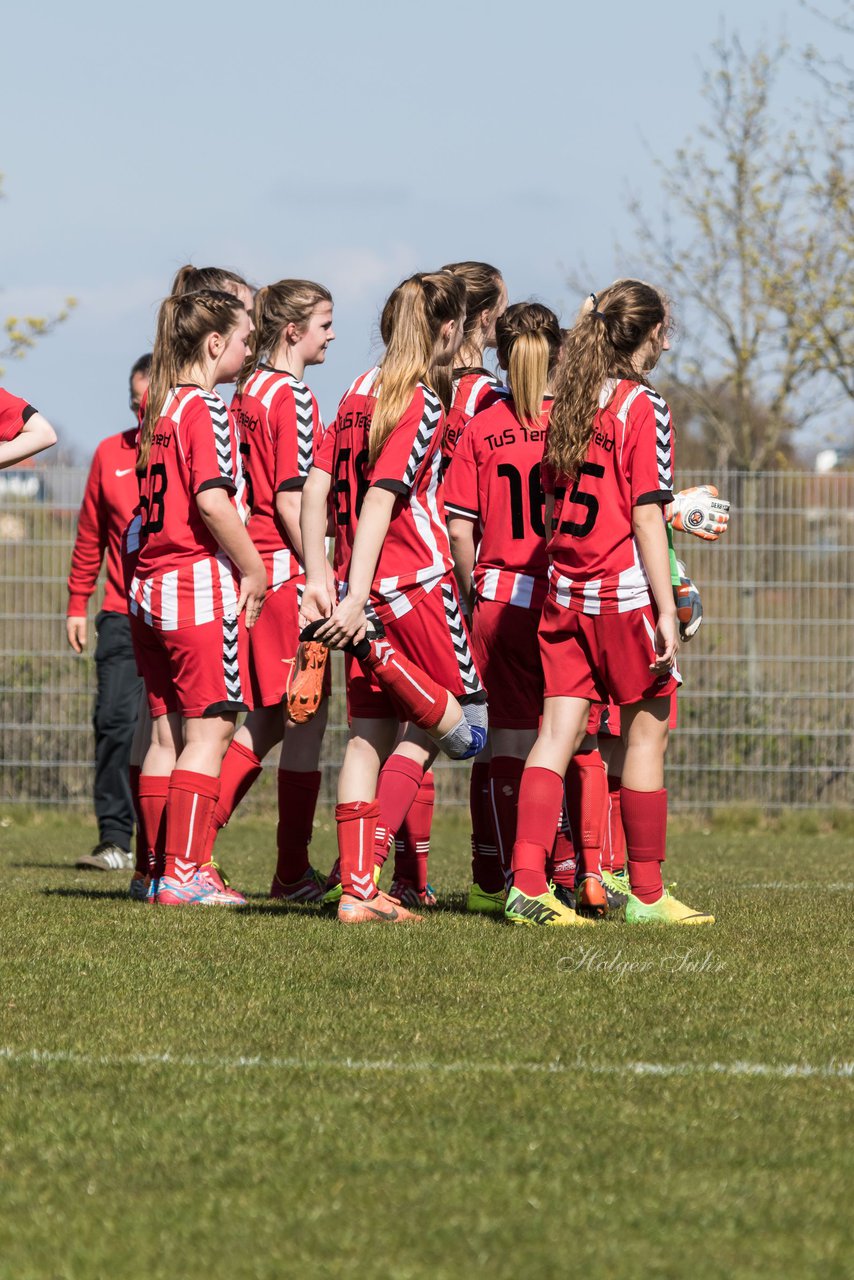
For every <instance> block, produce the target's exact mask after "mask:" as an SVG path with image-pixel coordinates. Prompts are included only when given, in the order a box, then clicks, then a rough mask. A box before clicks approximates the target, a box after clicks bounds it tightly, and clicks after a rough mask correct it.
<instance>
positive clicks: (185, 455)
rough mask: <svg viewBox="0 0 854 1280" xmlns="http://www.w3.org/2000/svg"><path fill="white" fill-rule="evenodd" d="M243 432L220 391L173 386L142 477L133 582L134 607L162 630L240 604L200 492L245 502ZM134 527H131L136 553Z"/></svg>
mask: <svg viewBox="0 0 854 1280" xmlns="http://www.w3.org/2000/svg"><path fill="white" fill-rule="evenodd" d="M237 447H238V442H237V433H236V431H235V429H234V421H233V419H232V417H231V414H230V413H229V411H228V408H227V406H226V405H225V404H224V403H223V401H222V400H221V399H220V397H219V396H218V395H217V394H216V392H213V391H203V390H202V388H201V387H195V386H183V387H177V388H174V389H173V390H172V391H170V393H169V395H168V397H167V399H166V403H165V405H164V406H163V410H162V412H161V415H160V420H159V422H158V423H157V426H156V428H155V431H154V437H153V440H152V444H151V453H150V455H149V459H148V466H147V468H146V470H145V474H144V475H143V477H142V479H141V481H140V497H139V503H140V509H141V515H142V520H141V528H140V533H139V555H138V558H137V561H136V569H135V571H134V575H133V580H132V582H131V587H130V600H131V610H132V611H133V612H134V613H138V612H139V611H140V610H141V611H142V615H143V618H144V620H145V622H147V623H149V624H150V625H151V626H154V627H159V628H160V629H161V630H162V631H175V630H178V629H180V628H181V627H191V626H198V625H201V624H202V623H204V622H210V621H212V620H213V619H214V618H218V617H221V616H222V615H223V614H226V615H228V614H234V612H235V610H236V606H237V595H238V583H237V578H238V575H237V570H236V569H235V567H234V565H233V564H232V562H231V560H230V559H229V558H228V556H227V555H226V554H225V552H224V551H222V550H221V549H220V547H219V545H218V543H217V541H216V539H215V538H214V536H213V534H212V533H211V532H210V530H209V529H208V527H207V525H206V524H205V522H204V520H203V519H202V517H201V515H200V513H199V509H198V507H197V506H196V501H195V498H196V495H197V494H198V493H201V492H203V491H204V490H205V489H213V488H221V489H225V490H226V492H227V493H228V494H229V495H230V496H231V498H232V501H233V502H234V505H235V507H236V508H237V510H238V512H239V513H240V515H241V516H242V517H243V518H244V519H245V517H246V512H245V509H243V508H242V506H241V504H240V501H239V494H240V491H241V490H242V488H243V475H242V470H241V467H240V458H239V454H238V451H237ZM133 541H134V537H133V525H131V527H130V528H129V529H128V540H127V542H128V548H127V549H128V553H129V554H132V553H133V551H134V547H133V545H132V542H133Z"/></svg>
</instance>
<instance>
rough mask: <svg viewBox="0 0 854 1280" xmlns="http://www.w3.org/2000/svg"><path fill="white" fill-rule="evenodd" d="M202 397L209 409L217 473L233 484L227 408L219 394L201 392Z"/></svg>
mask: <svg viewBox="0 0 854 1280" xmlns="http://www.w3.org/2000/svg"><path fill="white" fill-rule="evenodd" d="M202 399H203V400H204V402H205V404H206V405H207V406H208V409H209V410H210V415H211V426H212V427H213V433H214V445H215V447H216V460H217V465H218V466H219V474H220V475H221V476H222V478H223V479H224V480H229V481H230V482H231V483H232V484H235V483H236V476H235V469H234V453H233V451H232V448H231V424H230V422H229V420H228V409H227V408H226V406H225V404H224V403H223V401H222V400H220V398H219V396H211V395H204V394H203V395H202Z"/></svg>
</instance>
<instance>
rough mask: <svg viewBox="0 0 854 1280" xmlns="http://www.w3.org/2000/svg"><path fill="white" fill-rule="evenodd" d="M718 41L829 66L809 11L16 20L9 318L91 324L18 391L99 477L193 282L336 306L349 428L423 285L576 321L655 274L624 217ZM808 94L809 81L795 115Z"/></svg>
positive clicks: (330, 404) (673, 8) (483, 9)
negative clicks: (370, 376) (447, 276)
mask: <svg viewBox="0 0 854 1280" xmlns="http://www.w3.org/2000/svg"><path fill="white" fill-rule="evenodd" d="M724 28H726V29H728V30H734V31H738V32H739V34H740V35H741V36H742V37H743V39H744V41H745V42H746V43H747V44H751V43H752V42H754V41H755V40H756V39H757V38H758V37H759V36H760V35H763V34H764V35H767V36H769V37H771V38H776V37H777V36H778V35H780V33H781V32H785V34H786V35H787V36H788V38H789V40H790V42H791V43H792V45H793V46H795V47H800V46H803V45H805V44H807V43H809V42H813V43H816V44H819V45H820V46H821V45H824V46H825V47H827V45H828V44H829V43H830V40H829V36H828V33H827V31H826V29H824V28H823V27H822V26H821V25H820V24H819V23H818V22H817V20H816V19H815V18H814V17H812V16H811V15H810V14H809V13H808V11H807V10H806V9H805V8H804V7H803V5H801V4H799V3H798V0H783V2H781V3H772V2H771V0H754V2H753V3H751V4H750V5H745V4H744V2H743V0H740V2H736V0H720V3H719V4H718V6H717V7H707V6H705V5H699V4H686V3H685V2H684V0H681V3H677V2H675V0H660V2H657V0H651V2H650V3H648V4H647V5H646V6H645V7H641V6H639V5H638V4H630V3H628V2H627V0H613V2H612V3H609V4H607V5H605V4H603V5H598V6H592V5H589V4H578V3H572V2H566V0H565V2H564V3H545V2H544V0H525V3H519V0H516V3H511V2H510V0H494V3H492V4H491V5H489V6H486V5H483V4H480V3H468V2H467V0H458V2H457V3H452V2H449V0H433V2H432V3H431V4H430V5H426V4H423V3H422V4H413V3H410V2H409V0H398V3H397V4H394V5H392V4H388V3H386V4H380V3H377V0H362V2H361V3H359V4H352V3H343V2H341V0H329V2H328V3H326V4H323V5H318V4H308V3H303V4H301V5H297V4H288V3H285V4H278V5H275V4H271V3H268V0H256V3H255V4H254V5H252V6H239V5H236V4H233V3H231V4H221V3H218V2H216V0H209V2H208V3H204V4H202V3H197V2H196V0H192V2H190V3H171V4H168V3H164V2H163V0H151V2H149V3H147V4H145V5H144V6H132V7H131V6H122V5H116V4H115V3H110V4H105V3H89V4H87V3H85V2H83V3H80V4H78V5H74V6H62V7H60V6H58V5H56V6H54V5H51V6H49V7H46V6H35V5H31V6H16V7H15V8H14V9H12V10H11V12H8V13H7V14H5V15H4V20H3V34H4V45H5V50H6V57H5V58H4V63H5V66H4V90H5V93H4V97H5V102H6V121H5V128H4V129H3V138H2V144H0V170H2V171H3V173H4V175H5V195H6V199H5V200H4V201H3V202H2V204H0V237H2V238H0V244H2V259H1V260H0V284H1V285H2V286H3V291H2V293H0V317H3V316H6V315H9V314H11V313H15V314H26V313H35V314H38V313H50V312H51V311H53V310H55V309H57V308H58V307H59V306H60V305H61V303H62V300H63V298H64V297H65V296H66V295H74V296H76V298H77V299H78V302H79V305H78V308H77V309H76V311H75V312H74V313H73V315H72V316H71V318H70V319H69V320H68V321H67V322H66V323H65V324H64V325H63V326H62V327H61V328H59V329H58V330H57V331H56V332H55V333H54V334H53V335H52V336H50V337H49V338H47V339H46V340H45V341H44V342H43V343H41V344H40V345H39V347H38V348H37V350H36V351H34V352H33V353H32V354H31V355H29V356H28V357H27V358H26V360H25V361H23V362H21V363H18V362H11V363H9V364H8V365H7V369H6V373H5V375H4V377H3V382H4V384H5V385H6V386H7V387H9V388H10V389H11V390H14V391H16V392H18V393H19V394H21V395H24V396H26V397H27V398H28V399H30V400H31V401H32V402H33V403H34V404H36V405H37V406H38V407H39V408H40V409H41V410H42V411H43V412H44V413H45V414H47V416H48V417H49V418H50V419H51V420H52V421H53V422H54V423H55V424H56V425H57V426H58V428H59V429H60V431H61V436H62V439H63V442H64V443H67V444H69V445H71V446H73V447H75V448H76V449H77V451H78V453H79V456H80V457H81V458H82V457H85V456H88V454H89V453H91V450H92V448H93V446H94V444H95V442H96V441H97V440H98V439H100V438H101V437H102V436H104V435H107V434H110V433H111V432H113V431H117V430H122V429H123V428H124V427H125V426H126V425H128V411H127V372H128V369H129V367H130V365H131V363H132V362H133V360H134V359H135V358H136V357H137V356H138V355H139V354H141V353H142V352H143V351H145V350H147V349H148V348H149V346H150V342H151V336H152V333H153V328H154V318H155V315H156V310H157V304H158V302H159V300H160V299H161V298H162V297H163V296H164V294H165V293H166V292H167V290H168V286H169V282H170V280H171V277H172V274H173V272H174V271H175V269H176V268H177V267H178V266H180V265H181V263H183V262H185V261H193V262H195V263H196V264H198V265H210V264H222V265H228V266H231V267H233V268H236V269H237V270H239V271H241V272H242V273H243V274H244V275H245V276H247V278H248V279H250V280H251V281H252V282H253V283H255V284H263V283H266V282H268V281H270V280H275V279H279V278H281V277H283V276H307V277H309V278H313V279H317V280H320V281H322V282H323V283H324V284H326V285H327V286H328V287H329V288H330V289H331V290H332V292H333V294H334V296H335V299H336V312H335V322H336V330H337V333H338V340H337V342H336V343H335V344H334V345H333V347H332V348H331V349H330V352H329V355H328V357H327V364H326V366H325V368H323V369H322V370H318V371H312V373H311V375H310V377H309V380H310V381H311V383H312V385H313V386H314V388H315V390H316V392H317V394H318V396H319V398H320V401H321V407H322V409H323V411H324V414H325V415H326V416H327V417H328V416H329V415H330V414H331V412H332V411H334V407H335V404H336V402H337V398H338V396H339V394H340V393H341V392H342V391H343V390H344V389H345V388H346V387H347V385H348V384H349V382H350V381H351V380H352V379H353V377H355V376H356V374H357V373H359V372H360V371H361V369H362V368H363V367H366V365H367V362H368V361H369V360H370V358H371V356H372V355H373V354H374V353H375V352H376V350H377V338H376V323H377V316H378V313H379V310H380V308H381V306H382V303H383V300H384V298H385V296H386V295H387V293H388V291H389V290H390V289H391V288H392V287H393V286H394V284H395V283H397V281H398V280H399V279H400V278H401V277H402V276H404V275H406V274H408V273H409V272H411V271H414V270H419V269H430V268H433V267H436V266H439V265H441V263H443V262H446V261H448V260H453V259H462V258H480V259H485V260H487V261H491V262H494V263H495V264H496V265H497V266H499V267H500V268H501V269H502V271H503V272H504V275H505V278H506V280H507V283H508V288H509V292H510V297H511V300H514V299H518V298H522V297H530V296H535V297H539V298H541V299H542V300H543V301H545V302H547V303H549V305H551V306H553V307H555V308H556V309H557V310H558V311H561V312H563V315H564V317H565V319H569V318H570V317H571V315H572V314H573V313H574V311H575V308H576V306H577V302H578V299H577V298H576V296H575V294H574V293H573V292H572V291H571V290H570V289H569V288H568V286H567V285H566V279H565V278H566V275H567V273H568V272H570V271H574V272H576V273H577V272H578V270H579V267H580V265H581V264H582V263H585V264H586V265H587V266H588V267H589V272H590V284H591V287H597V286H599V285H601V284H603V283H607V282H608V281H609V280H611V279H613V278H614V276H615V275H617V274H618V273H619V272H620V271H621V270H623V269H625V268H627V267H629V268H633V269H634V270H636V271H639V272H642V270H643V263H642V261H641V260H634V259H633V258H632V257H631V242H632V229H631V219H630V216H629V213H628V205H629V202H630V200H631V198H632V197H637V198H639V199H640V200H641V201H642V202H643V204H644V207H645V208H646V209H647V210H648V211H649V212H650V213H651V214H652V216H655V213H656V212H657V211H659V210H660V209H661V199H660V194H659V188H658V179H657V175H656V171H655V167H654V165H653V163H652V160H651V153H654V154H656V155H658V156H660V157H662V158H663V159H667V158H668V157H669V156H670V155H672V154H673V151H674V149H675V148H676V147H677V146H678V145H679V143H680V142H681V141H683V140H684V138H685V135H686V134H687V133H688V132H690V131H691V130H693V129H695V128H696V127H697V125H698V123H699V122H700V120H701V118H702V102H701V98H700V76H701V71H700V68H701V63H702V61H703V59H708V57H709V46H710V44H711V43H712V42H713V41H714V39H715V38H716V36H717V35H719V34H720V32H721V31H722V29H724ZM803 88H804V86H803V84H802V82H800V81H799V80H798V77H797V75H796V73H795V72H794V71H792V72H789V73H787V75H786V76H785V77H784V78H783V81H782V83H781V86H780V91H781V93H782V94H783V95H784V99H785V95H789V96H792V95H796V94H798V93H800V92H801V91H802V90H803ZM617 242H619V243H620V244H622V245H623V246H625V247H626V249H627V250H628V253H627V256H626V257H625V258H624V260H622V261H620V260H619V259H618V256H617V255H616V252H615V244H616V243H617ZM677 303H678V300H677Z"/></svg>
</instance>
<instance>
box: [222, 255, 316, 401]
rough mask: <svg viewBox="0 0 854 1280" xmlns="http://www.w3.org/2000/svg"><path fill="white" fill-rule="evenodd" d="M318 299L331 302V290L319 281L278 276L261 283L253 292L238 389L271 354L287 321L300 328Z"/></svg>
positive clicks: (305, 322) (306, 322)
mask: <svg viewBox="0 0 854 1280" xmlns="http://www.w3.org/2000/svg"><path fill="white" fill-rule="evenodd" d="M321 302H329V303H331V302H332V294H331V293H330V292H329V290H328V289H327V288H326V287H325V285H322V284H315V282H314V281H313V280H279V281H277V282H276V284H265V285H263V286H262V288H260V289H259V290H258V292H257V293H256V294H255V306H254V308H253V312H252V319H253V322H254V325H255V330H254V333H253V334H252V355H251V356H250V357H249V359H247V361H246V363H245V364H244V366H243V368H242V369H241V371H240V377H239V378H238V380H237V390H238V391H242V390H243V388H244V386H245V384H246V380H247V378H248V377H249V375H250V374H251V373H252V372H253V370H254V368H255V366H256V365H257V364H258V363H259V362H260V361H262V360H268V359H270V358H271V357H272V355H273V353H274V352H275V350H276V347H277V346H278V345H279V341H280V339H281V336H282V330H283V329H285V328H286V327H287V326H288V325H289V324H295V325H296V326H297V327H298V328H300V329H304V328H305V327H306V325H307V324H308V322H309V320H310V319H311V314H312V312H313V311H314V308H315V307H316V306H318V305H319V303H321Z"/></svg>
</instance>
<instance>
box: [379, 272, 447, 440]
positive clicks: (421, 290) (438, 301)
mask: <svg viewBox="0 0 854 1280" xmlns="http://www.w3.org/2000/svg"><path fill="white" fill-rule="evenodd" d="M465 305H466V291H465V285H464V284H463V282H462V281H461V280H458V279H457V278H456V277H455V276H452V275H451V274H450V273H449V272H447V271H434V272H430V273H428V274H421V273H418V274H417V275H414V276H410V277H409V279H408V280H404V281H403V282H402V283H401V284H399V285H398V286H397V288H396V289H395V290H394V291H393V293H392V294H391V296H390V297H389V299H388V301H387V302H386V304H385V306H384V308H383V313H382V319H381V321H380V332H381V334H382V337H383V340H384V342H385V343H386V350H385V355H384V356H383V358H382V360H381V361H380V371H379V375H378V377H377V380H376V382H375V383H374V395H375V396H376V397H377V404H376V408H375V409H374V412H373V416H372V418H371V426H370V432H369V436H368V455H369V458H370V461H371V462H372V463H373V462H376V460H377V458H378V457H379V454H380V451H381V449H382V447H383V445H384V444H385V442H386V440H387V439H388V437H389V435H390V434H391V432H392V430H393V429H394V427H395V426H396V425H397V423H398V422H399V421H400V419H401V417H402V416H403V414H404V412H405V410H406V408H407V406H408V405H409V402H410V400H411V399H412V395H413V392H414V391H415V388H416V386H417V385H418V383H419V382H424V383H426V384H427V385H428V386H429V387H431V389H432V390H434V391H436V392H437V394H439V388H438V387H437V385H436V384H437V382H439V381H440V379H439V378H438V377H437V373H438V369H437V366H436V365H435V364H434V352H435V349H436V343H437V342H438V340H439V335H440V333H441V331H442V325H444V324H447V322H448V321H449V320H459V319H461V318H462V316H463V313H464V311H465ZM448 380H450V379H448ZM446 394H447V392H446ZM440 399H444V397H443V396H442V395H440Z"/></svg>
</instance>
